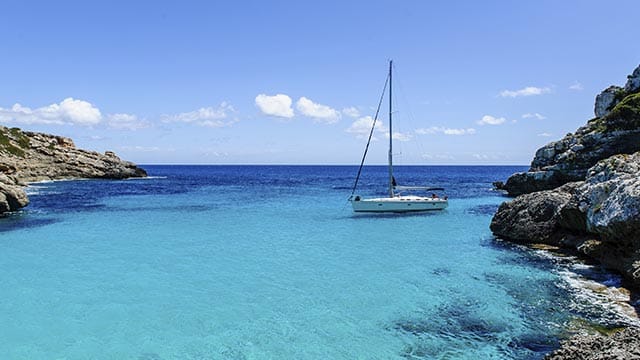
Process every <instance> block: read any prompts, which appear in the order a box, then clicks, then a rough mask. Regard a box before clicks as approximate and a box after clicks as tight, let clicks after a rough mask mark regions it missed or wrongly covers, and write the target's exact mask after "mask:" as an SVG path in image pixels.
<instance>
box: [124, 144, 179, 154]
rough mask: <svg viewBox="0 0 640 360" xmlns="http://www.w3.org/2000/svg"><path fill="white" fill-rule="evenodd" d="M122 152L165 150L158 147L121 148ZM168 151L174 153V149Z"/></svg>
mask: <svg viewBox="0 0 640 360" xmlns="http://www.w3.org/2000/svg"><path fill="white" fill-rule="evenodd" d="M120 150H123V151H135V152H157V151H163V149H161V148H159V147H157V146H140V145H136V146H120ZM167 151H173V150H172V149H167Z"/></svg>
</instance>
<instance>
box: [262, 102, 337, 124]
mask: <svg viewBox="0 0 640 360" xmlns="http://www.w3.org/2000/svg"><path fill="white" fill-rule="evenodd" d="M256 100H257V98H256ZM296 108H297V109H298V111H300V112H301V113H302V114H303V115H305V116H309V117H312V118H314V119H315V120H316V121H319V122H323V123H326V124H334V123H336V122H338V120H340V113H339V112H338V111H336V110H334V109H332V108H330V107H329V106H327V105H322V104H317V103H314V102H313V101H311V100H310V99H308V98H306V97H304V96H303V97H301V98H300V99H298V102H296Z"/></svg>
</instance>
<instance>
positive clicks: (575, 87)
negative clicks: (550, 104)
mask: <svg viewBox="0 0 640 360" xmlns="http://www.w3.org/2000/svg"><path fill="white" fill-rule="evenodd" d="M569 90H574V91H581V90H584V86H582V84H581V83H579V82H577V81H576V82H574V83H573V84H571V86H569Z"/></svg>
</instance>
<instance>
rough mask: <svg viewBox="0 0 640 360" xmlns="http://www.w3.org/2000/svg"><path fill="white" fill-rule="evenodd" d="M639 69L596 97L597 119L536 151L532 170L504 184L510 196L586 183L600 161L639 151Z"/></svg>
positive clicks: (514, 176) (513, 177)
mask: <svg viewBox="0 0 640 360" xmlns="http://www.w3.org/2000/svg"><path fill="white" fill-rule="evenodd" d="M639 92H640V66H639V67H638V68H636V69H635V70H634V72H633V74H632V75H630V76H629V79H628V81H627V84H626V85H625V87H624V88H621V87H618V86H611V87H609V88H607V89H605V90H604V91H603V92H602V93H601V94H599V95H598V96H597V97H596V106H595V113H596V118H594V119H591V120H589V121H588V122H587V124H586V125H585V126H582V127H580V128H579V129H577V130H576V131H575V132H574V133H571V134H567V135H566V136H565V137H564V138H562V139H561V140H558V141H554V142H551V143H549V144H547V145H545V146H543V147H541V148H540V149H538V151H536V154H535V157H534V159H533V161H532V162H531V167H530V169H529V171H527V172H525V173H519V174H514V175H513V176H511V177H510V178H509V179H508V180H507V181H506V183H505V186H504V189H505V190H506V191H507V193H508V194H509V195H510V196H517V195H521V194H527V193H531V192H534V191H541V190H548V189H553V188H556V187H558V186H561V185H563V184H565V183H567V182H573V181H579V180H584V179H585V177H586V175H587V170H588V169H589V168H590V167H592V166H593V165H595V164H596V163H597V162H598V161H600V160H603V159H606V158H608V157H610V156H612V155H616V154H631V153H634V152H636V151H640V93H639Z"/></svg>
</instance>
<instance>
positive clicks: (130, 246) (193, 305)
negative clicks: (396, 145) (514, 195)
mask: <svg viewBox="0 0 640 360" xmlns="http://www.w3.org/2000/svg"><path fill="white" fill-rule="evenodd" d="M146 168H147V169H148V170H149V173H150V175H152V177H151V178H149V179H134V180H123V181H100V180H87V181H65V182H53V183H39V184H34V186H32V187H30V188H29V192H30V194H31V195H30V198H31V201H32V204H31V205H30V206H29V207H28V208H27V209H26V210H25V211H24V212H23V213H21V214H19V215H17V216H12V217H10V218H6V219H0V247H1V248H2V250H1V251H0V271H1V272H0V274H1V275H0V294H2V296H0V319H2V320H1V322H2V326H0V354H4V355H3V356H2V357H3V358H8V359H27V358H28V359H87V358H92V359H124V358H128V359H301V358H304V359H329V358H330V359H402V358H409V359H432V358H436V359H454V358H455V359H478V358H484V359H490V358H491V359H529V358H530V359H538V358H541V357H542V355H543V354H544V353H546V352H548V351H549V350H550V349H552V348H554V347H556V346H557V341H556V336H557V335H558V334H561V333H562V332H564V331H565V327H566V326H567V324H568V323H570V322H571V321H572V319H574V318H575V317H576V316H578V315H580V314H579V313H580V312H581V311H582V310H584V307H582V308H578V307H576V306H570V305H571V304H573V299H574V297H575V296H573V295H572V293H571V291H570V290H568V289H567V287H566V286H560V285H559V284H560V283H562V278H561V277H560V275H559V274H558V272H557V271H549V270H553V269H554V267H555V266H556V265H555V264H554V262H553V261H550V260H549V259H548V258H544V257H539V256H535V254H532V253H531V252H528V251H524V250H521V249H519V248H517V247H512V246H508V245H503V244H501V243H500V242H497V241H495V240H494V239H493V237H492V236H491V233H490V231H489V229H488V227H489V222H490V219H491V216H492V214H493V213H494V211H495V209H496V208H497V206H498V205H499V204H500V203H501V202H502V201H504V200H505V199H504V198H503V197H501V196H500V194H499V193H496V192H493V191H492V190H491V182H492V181H494V180H499V179H505V178H506V177H507V176H508V175H510V174H511V173H513V172H515V171H519V170H522V168H521V167H404V168H403V167H400V168H398V169H397V171H396V172H397V174H396V178H397V179H398V181H399V182H402V183H403V184H406V185H410V184H425V183H427V184H429V185H434V186H444V187H446V188H447V189H448V192H447V195H449V197H450V205H449V208H448V209H447V210H445V211H443V212H438V213H428V214H419V215H382V216H380V215H374V216H367V215H357V216H356V215H353V214H352V212H351V209H350V206H347V202H346V199H347V198H348V196H349V194H350V187H351V184H352V181H353V176H354V174H355V172H356V168H354V167H329V166H327V167H320V166H318V167H309V166H148V167H146ZM386 176H387V175H386V168H384V167H369V168H366V169H365V172H364V174H363V180H362V183H361V185H362V189H361V191H360V193H361V194H363V195H372V194H375V193H377V192H382V193H384V190H385V189H384V181H385V179H386ZM585 306H587V305H585Z"/></svg>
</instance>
